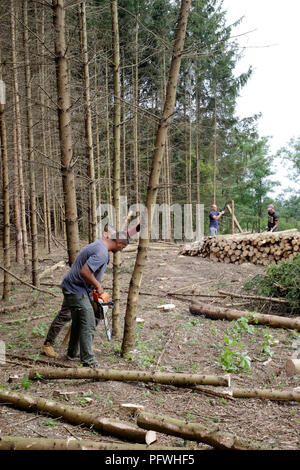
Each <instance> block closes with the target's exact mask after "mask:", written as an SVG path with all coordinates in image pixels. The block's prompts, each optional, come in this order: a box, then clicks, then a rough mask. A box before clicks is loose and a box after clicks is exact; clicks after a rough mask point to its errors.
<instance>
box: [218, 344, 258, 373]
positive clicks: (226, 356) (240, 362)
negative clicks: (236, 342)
mask: <svg viewBox="0 0 300 470" xmlns="http://www.w3.org/2000/svg"><path fill="white" fill-rule="evenodd" d="M219 362H220V365H221V367H222V369H223V370H225V371H226V372H241V371H242V370H250V369H251V359H250V357H249V356H248V355H247V352H245V351H244V352H239V351H235V350H232V349H230V348H225V350H224V351H223V352H222V354H221V356H220V358H219Z"/></svg>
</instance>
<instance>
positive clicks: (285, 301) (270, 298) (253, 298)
mask: <svg viewBox="0 0 300 470" xmlns="http://www.w3.org/2000/svg"><path fill="white" fill-rule="evenodd" d="M219 294H222V295H226V296H228V297H237V298H239V299H251V300H264V301H267V302H275V303H277V304H288V305H289V301H288V300H284V299H276V298H275V297H263V296H258V295H244V294H233V293H232V292H224V291H221V290H219Z"/></svg>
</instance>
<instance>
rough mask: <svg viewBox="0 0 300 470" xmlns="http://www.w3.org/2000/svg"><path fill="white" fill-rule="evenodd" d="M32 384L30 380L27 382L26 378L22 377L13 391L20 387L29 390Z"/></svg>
mask: <svg viewBox="0 0 300 470" xmlns="http://www.w3.org/2000/svg"><path fill="white" fill-rule="evenodd" d="M31 384H32V380H29V379H28V377H23V379H22V381H21V382H18V383H17V384H16V385H15V387H14V388H15V389H17V390H18V389H20V388H21V387H23V388H25V389H26V390H29V389H30V387H31Z"/></svg>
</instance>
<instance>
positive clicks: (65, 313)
mask: <svg viewBox="0 0 300 470" xmlns="http://www.w3.org/2000/svg"><path fill="white" fill-rule="evenodd" d="M71 319H72V318H71V310H70V308H69V307H68V305H67V304H66V301H65V299H64V300H63V303H62V306H61V308H60V311H59V312H58V314H57V315H56V317H55V318H54V320H53V322H52V323H51V325H50V328H49V331H48V333H47V338H46V340H45V342H44V344H46V343H50V344H51V345H52V346H53V345H54V343H55V340H56V337H57V336H58V335H59V333H60V331H61V330H62V329H63V327H64V326H65V324H66V323H68V322H69V321H71Z"/></svg>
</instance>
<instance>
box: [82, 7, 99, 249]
mask: <svg viewBox="0 0 300 470" xmlns="http://www.w3.org/2000/svg"><path fill="white" fill-rule="evenodd" d="M79 18H80V32H81V35H80V39H81V40H80V44H81V54H82V61H83V77H84V97H85V139H86V156H87V162H88V185H89V187H88V189H89V208H88V224H89V232H88V233H89V242H90V243H92V242H94V241H95V240H96V238H97V233H96V230H97V200H96V182H95V164H94V151H93V131H92V113H91V98H90V77H89V57H88V41H87V29H86V8H85V2H82V3H81V5H80V6H79Z"/></svg>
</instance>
